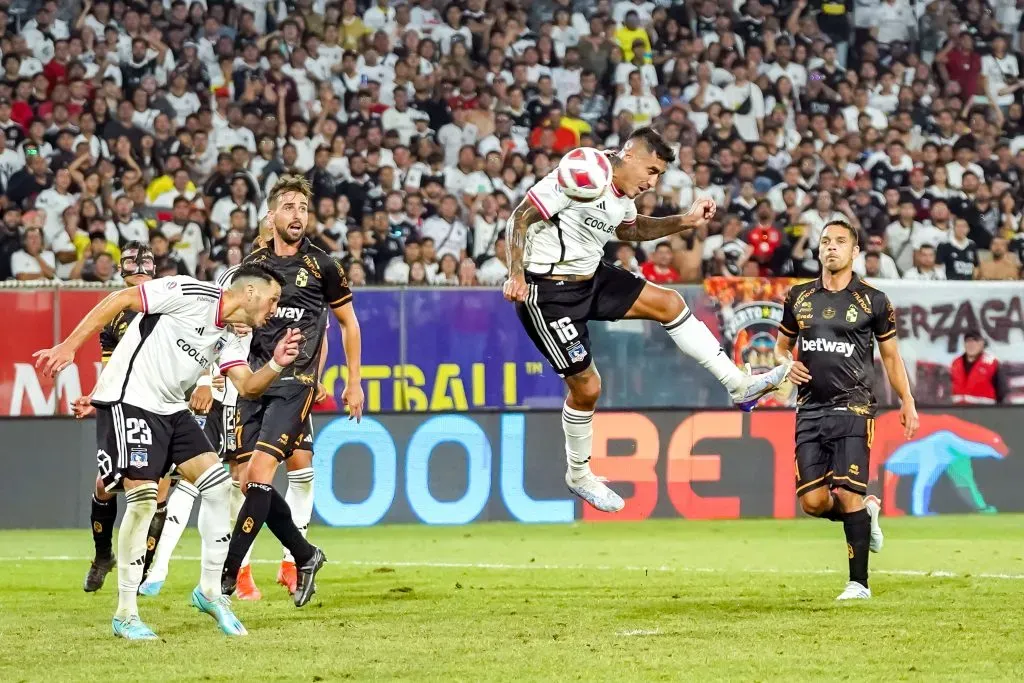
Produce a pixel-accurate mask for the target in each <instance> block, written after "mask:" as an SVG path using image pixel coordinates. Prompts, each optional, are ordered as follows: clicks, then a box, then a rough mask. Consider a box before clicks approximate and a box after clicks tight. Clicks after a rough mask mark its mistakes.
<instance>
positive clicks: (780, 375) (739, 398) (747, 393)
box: [730, 360, 793, 413]
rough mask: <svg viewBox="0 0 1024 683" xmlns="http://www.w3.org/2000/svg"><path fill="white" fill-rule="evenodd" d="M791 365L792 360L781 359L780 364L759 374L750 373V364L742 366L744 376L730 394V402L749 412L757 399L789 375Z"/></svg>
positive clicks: (769, 391) (775, 387)
mask: <svg viewBox="0 0 1024 683" xmlns="http://www.w3.org/2000/svg"><path fill="white" fill-rule="evenodd" d="M792 367H793V361H792V360H786V361H783V362H782V363H781V364H780V365H777V366H775V367H774V368H772V369H771V370H769V371H768V372H763V373H761V374H760V375H752V374H750V364H749V363H748V364H747V366H746V367H745V368H744V372H745V373H746V377H745V378H744V379H743V384H742V385H741V386H740V388H739V389H737V390H736V391H733V392H732V393H731V394H730V396H731V397H732V402H733V403H735V404H736V407H738V408H739V409H740V410H744V411H746V412H748V413H749V412H750V411H751V410H753V409H754V408H756V407H757V403H758V401H760V400H761V399H762V398H763V397H764V396H765V395H766V394H770V393H771V392H773V391H775V390H776V389H778V388H779V386H780V385H781V384H782V383H783V382H784V381H785V380H786V378H787V377H789V370H790V368H792Z"/></svg>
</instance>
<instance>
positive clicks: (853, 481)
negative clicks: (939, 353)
mask: <svg viewBox="0 0 1024 683" xmlns="http://www.w3.org/2000/svg"><path fill="white" fill-rule="evenodd" d="M859 253H860V248H859V247H858V246H857V231H856V230H855V229H854V228H853V227H852V226H850V225H849V224H847V223H844V222H842V221H832V222H830V223H826V224H825V226H824V229H823V230H822V233H821V240H820V243H819V251H818V254H819V258H820V260H821V265H822V269H821V277H820V278H818V279H817V280H814V281H813V282H807V283H804V284H800V285H796V286H794V287H793V288H792V289H790V290H789V295H788V296H787V297H786V304H785V308H784V310H783V314H782V324H781V325H780V327H779V332H780V334H779V338H778V342H777V343H776V346H775V356H776V359H777V360H778V361H779V362H782V361H783V360H789V359H790V358H791V352H792V351H793V350H797V351H798V352H799V355H798V358H799V360H798V361H797V362H795V363H794V364H793V369H792V370H791V371H790V374H789V378H790V380H791V381H792V382H793V383H794V384H796V385H798V387H799V392H798V394H797V418H796V472H797V474H796V476H797V483H796V487H797V488H796V493H797V497H798V498H799V499H800V507H801V508H803V510H804V512H806V513H807V514H809V515H812V516H814V517H822V518H824V519H828V520H831V521H834V522H839V521H841V522H842V523H843V530H844V531H845V532H846V550H847V556H848V558H849V560H850V581H849V583H847V585H846V590H844V591H843V592H842V594H841V595H839V597H838V598H837V599H838V600H850V599H857V598H862V599H863V598H870V597H871V591H870V590H869V589H868V550H869V548H870V550H871V551H872V552H878V551H879V550H881V548H882V541H883V538H882V530H881V528H880V527H879V525H878V514H879V512H880V507H881V506H880V502H879V500H878V499H877V498H876V497H875V496H868V497H867V498H865V494H866V493H867V488H868V476H869V475H868V456H869V453H870V450H871V439H872V437H873V436H874V423H875V420H874V418H875V408H876V406H877V403H876V401H875V396H874V394H873V393H872V391H871V383H872V379H873V377H874V358H875V340H877V341H878V349H879V352H880V354H881V356H882V364H883V365H884V366H885V374H886V375H887V376H888V378H889V382H890V384H891V385H892V388H893V390H894V391H895V392H896V394H897V395H898V396H899V397H900V402H901V408H900V422H901V423H902V424H903V427H904V433H905V436H906V438H907V439H910V438H911V437H913V435H914V432H915V431H916V430H917V426H918V418H917V409H916V408H915V406H914V397H913V396H912V395H911V393H910V381H909V379H908V378H907V371H906V368H905V367H904V365H903V359H902V358H901V357H900V351H899V346H898V342H897V340H896V312H895V311H894V310H893V307H892V303H891V302H890V301H889V297H887V296H886V295H885V294H884V293H882V292H880V291H879V290H877V289H874V288H873V287H871V286H870V285H868V284H867V283H865V282H864V281H863V280H861V279H860V278H859V277H857V276H855V275H854V274H853V260H854V259H855V258H856V257H857V254H859Z"/></svg>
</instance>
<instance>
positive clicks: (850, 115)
mask: <svg viewBox="0 0 1024 683" xmlns="http://www.w3.org/2000/svg"><path fill="white" fill-rule="evenodd" d="M870 98H871V95H870V93H869V92H868V89H867V88H866V87H864V86H863V85H862V86H858V87H857V89H856V90H855V91H854V92H853V104H852V105H850V106H849V107H846V108H845V109H843V118H844V119H845V120H846V131H847V132H848V133H859V132H860V117H861V115H862V114H866V115H867V116H868V117H869V118H870V119H871V124H870V125H871V127H872V128H877V129H878V130H880V131H884V130H886V129H887V128H888V127H889V119H888V118H887V117H886V115H885V114H884V113H883V112H882V111H881V110H880V109H876V108H875V107H872V106H870V105H869V104H868V102H869V101H870Z"/></svg>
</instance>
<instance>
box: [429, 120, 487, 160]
mask: <svg viewBox="0 0 1024 683" xmlns="http://www.w3.org/2000/svg"><path fill="white" fill-rule="evenodd" d="M466 114H467V112H466V110H464V109H456V110H455V111H453V112H452V122H451V123H446V124H445V125H443V126H441V130H439V131H437V143H438V144H439V145H441V148H442V149H443V150H444V163H445V166H454V165H455V164H456V163H458V160H459V150H461V149H462V147H463V146H464V145H476V142H477V136H478V132H479V131H478V129H477V127H476V126H474V125H473V124H472V123H468V122H467V121H466Z"/></svg>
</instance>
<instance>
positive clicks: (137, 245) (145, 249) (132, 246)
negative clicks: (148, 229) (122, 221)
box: [121, 240, 153, 254]
mask: <svg viewBox="0 0 1024 683" xmlns="http://www.w3.org/2000/svg"><path fill="white" fill-rule="evenodd" d="M126 251H134V252H136V253H139V254H143V253H153V252H152V251H151V250H150V248H149V245H148V244H143V243H142V242H140V241H138V240H132V241H131V242H128V243H127V244H126V245H124V246H123V247H121V253H122V254H123V253H124V252H126Z"/></svg>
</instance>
